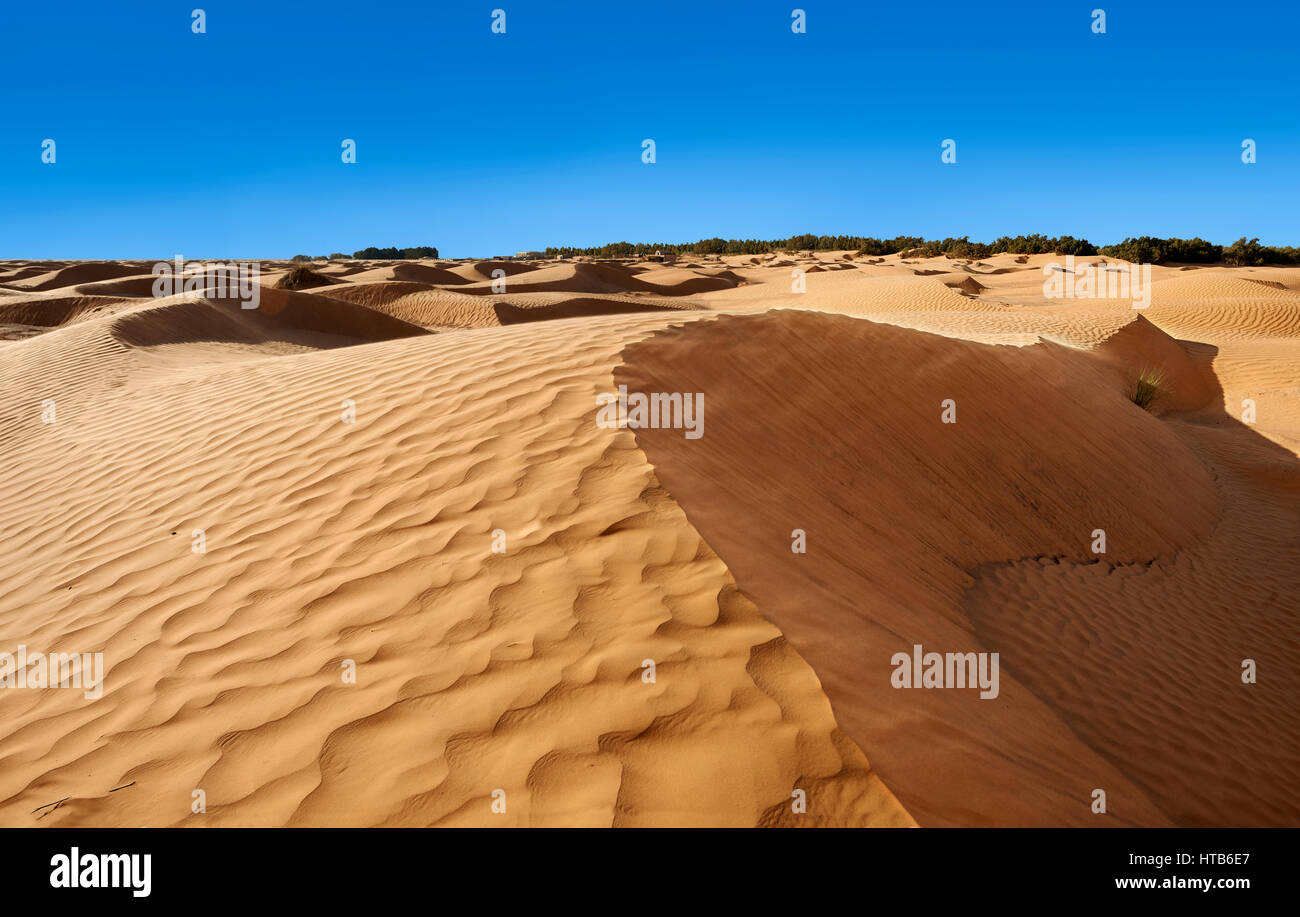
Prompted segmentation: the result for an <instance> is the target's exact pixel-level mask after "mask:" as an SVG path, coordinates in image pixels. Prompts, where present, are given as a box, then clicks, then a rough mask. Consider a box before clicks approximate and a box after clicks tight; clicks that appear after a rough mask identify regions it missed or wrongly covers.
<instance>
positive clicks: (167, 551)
mask: <svg viewBox="0 0 1300 917" xmlns="http://www.w3.org/2000/svg"><path fill="white" fill-rule="evenodd" d="M844 254H845V253H819V254H818V256H816V257H813V256H810V255H807V254H804V255H788V256H786V255H783V256H776V257H762V256H736V257H727V258H724V259H696V260H691V259H683V261H680V262H678V263H677V264H667V265H663V264H652V263H613V262H599V263H596V262H586V261H565V262H543V263H530V264H525V263H518V262H484V261H473V262H450V261H438V262H433V261H428V262H366V263H360V262H347V263H332V264H329V265H317V266H316V268H317V270H319V271H320V272H321V273H322V274H323V275H325V276H327V277H329V278H330V279H332V280H334V281H337V282H336V283H333V284H330V285H326V286H317V287H313V288H312V289H310V290H306V291H292V290H284V289H275V285H276V283H277V282H278V281H279V280H280V279H281V278H282V277H283V276H284V275H285V274H286V273H287V271H288V268H289V267H290V265H288V264H286V263H282V262H280V263H271V262H268V263H266V265H265V268H266V272H265V273H264V274H263V276H262V286H263V289H262V291H261V296H262V305H261V308H260V309H258V310H244V309H240V308H239V305H238V303H236V302H233V301H214V300H205V299H198V298H195V297H194V296H188V297H187V296H174V297H169V298H165V299H155V298H153V297H152V296H151V295H150V288H151V285H152V279H153V278H152V277H151V276H150V273H149V270H150V265H151V262H129V263H119V262H110V263H93V262H80V263H77V262H41V263H31V262H0V454H3V456H4V462H3V464H2V465H0V488H2V492H3V494H4V500H3V503H0V652H9V653H13V652H15V651H16V648H17V647H18V646H19V645H24V646H26V647H27V648H28V649H29V651H31V652H36V651H42V652H44V651H52V652H102V653H103V654H104V655H103V658H104V662H105V667H106V670H107V671H106V676H105V684H104V692H103V696H102V697H100V698H99V699H95V700H91V699H87V698H85V697H84V696H83V693H82V692H81V691H80V690H74V689H43V690H42V689H9V690H6V689H3V688H0V824H3V825H64V826H68V825H95V826H111V825H149V826H164V825H186V826H205V825H335V824H337V825H489V826H491V825H501V826H510V825H620V826H622V825H638V826H642V825H801V826H815V825H863V826H868V825H878V826H905V825H913V824H920V825H1083V826H1092V825H1171V824H1179V825H1300V670H1298V669H1297V667H1296V665H1295V659H1296V657H1297V651H1300V619H1298V618H1297V614H1296V612H1297V611H1298V610H1300V600H1298V599H1297V595H1300V458H1298V456H1300V381H1298V379H1297V367H1300V270H1297V269H1280V268H1256V269H1227V268H1222V267H1204V268H1199V269H1195V270H1180V269H1179V268H1178V267H1176V266H1175V267H1156V268H1155V269H1154V271H1153V278H1152V279H1153V285H1152V295H1151V303H1150V307H1149V308H1147V309H1144V310H1135V309H1133V308H1132V305H1131V303H1130V302H1128V301H1123V300H1093V299H1083V300H1051V301H1049V300H1046V299H1045V298H1044V297H1043V291H1042V284H1043V277H1044V275H1043V265H1044V264H1045V263H1047V262H1049V261H1052V260H1057V259H1053V258H1051V257H1049V256H1034V257H1030V258H1028V259H1025V260H1024V262H1023V263H1021V262H1020V261H1019V260H1018V259H1017V258H1016V257H1015V256H1011V255H1005V256H998V257H994V258H990V259H987V260H986V261H983V262H977V263H972V262H961V261H948V260H945V259H942V258H939V259H929V260H926V261H914V262H904V261H901V260H900V259H899V258H898V257H897V256H891V257H888V258H883V259H879V258H870V259H868V258H853V257H850V258H845V257H844ZM1090 260H1093V261H1097V260H1101V259H1090ZM794 270H802V271H804V272H805V275H804V277H805V280H806V284H807V289H806V292H803V293H795V292H793V291H792V271H794ZM494 272H497V274H496V276H495V277H494ZM501 277H504V278H505V289H504V290H501V287H500V284H499V281H500V278H501ZM494 280H495V281H498V283H497V285H496V286H494ZM1148 369H1158V370H1160V371H1161V372H1162V374H1163V375H1164V378H1165V382H1164V384H1163V386H1162V395H1161V397H1160V398H1159V399H1158V400H1157V402H1156V403H1155V405H1154V407H1153V409H1152V410H1151V411H1150V412H1148V411H1144V410H1142V409H1141V408H1139V407H1137V406H1136V405H1134V404H1133V403H1132V402H1131V401H1130V400H1129V398H1128V397H1127V395H1126V389H1128V388H1129V387H1131V385H1132V383H1133V381H1134V380H1135V379H1136V377H1137V375H1138V374H1139V373H1140V372H1142V371H1144V370H1148ZM619 384H623V385H626V386H628V389H629V390H631V391H646V392H651V391H653V392H687V393H703V394H704V396H705V398H704V403H705V405H706V409H705V425H704V435H703V436H702V437H700V438H699V439H689V438H687V437H685V436H684V435H683V431H682V430H680V429H638V430H632V429H625V430H614V429H605V428H602V427H600V426H598V425H597V423H596V421H595V418H596V410H597V407H596V396H597V394H599V393H603V392H610V391H613V390H614V387H615V386H617V385H619ZM949 398H951V399H954V400H955V402H956V412H957V423H955V424H944V423H942V422H941V410H942V408H941V402H943V401H944V400H945V399H949ZM1244 399H1251V400H1253V402H1254V403H1255V406H1256V407H1255V409H1256V416H1255V420H1254V422H1253V423H1250V422H1244V421H1243V419H1242V412H1243V407H1242V402H1243V400H1244ZM47 400H52V401H53V403H54V405H55V407H56V410H57V414H56V419H55V420H54V422H52V423H46V422H43V418H42V412H43V409H44V407H45V406H46V403H47ZM345 401H346V402H350V403H352V404H354V405H355V417H356V419H355V422H354V423H344V422H342V416H341V415H342V414H343V412H344V409H345V406H346V405H345ZM796 529H799V530H802V531H804V532H805V533H806V538H807V553H794V552H793V551H792V550H791V542H792V532H793V531H794V530H796ZM1096 529H1103V530H1105V532H1106V535H1107V550H1106V553H1105V554H1103V555H1096V554H1094V553H1093V552H1092V550H1091V543H1092V540H1093V532H1094V530H1096ZM195 530H202V532H203V538H204V539H205V545H204V546H205V548H206V550H205V552H204V553H195V552H194V551H193V550H192V544H193V540H194V534H193V533H194V532H195ZM502 537H503V538H504V551H503V552H494V550H493V548H494V545H496V546H497V547H500V541H501V538H502ZM914 644H921V645H923V646H924V647H925V649H926V650H927V651H928V650H935V651H938V652H965V651H970V652H997V653H999V654H1000V660H1001V674H1000V692H999V696H998V697H997V698H995V699H989V700H982V699H980V698H979V697H978V695H977V693H976V692H974V691H969V690H898V689H895V688H894V687H893V686H892V685H891V681H890V676H891V674H892V668H891V664H890V660H891V657H892V656H893V654H895V653H896V652H900V651H903V652H910V650H911V648H912V646H913V645H914ZM1243 659H1253V660H1254V661H1255V663H1256V665H1257V667H1258V673H1259V674H1258V683H1256V684H1243V683H1242V679H1241V671H1242V669H1241V664H1242V660H1243ZM648 660H653V661H654V663H655V668H654V678H653V680H647V679H643V673H645V672H646V668H645V667H644V665H643V664H644V663H645V662H646V661H648ZM350 664H355V672H356V679H355V683H348V682H347V681H345V679H344V678H343V673H344V672H345V671H346V667H347V666H348V665H350ZM1098 788H1100V789H1104V790H1105V792H1106V798H1107V813H1106V814H1104V815H1099V814H1096V813H1094V811H1093V810H1092V807H1091V806H1092V801H1093V800H1092V793H1093V791H1094V790H1095V789H1098ZM196 791H201V796H199V797H198V799H199V801H202V802H203V803H204V805H203V806H199V805H198V802H196V796H195V793H196ZM496 791H503V793H504V796H503V797H502V796H501V795H500V794H496V795H494V794H495V793H496ZM797 791H803V795H805V796H806V802H807V804H806V811H803V812H799V811H794V810H793V809H795V808H798V806H797V805H796V806H793V807H792V803H794V802H796V799H795V796H798V795H799V794H798V793H797ZM792 794H794V796H792ZM502 799H503V800H504V812H501V811H494V802H495V803H496V809H498V810H499V809H500V808H501V802H502ZM196 809H205V811H196Z"/></svg>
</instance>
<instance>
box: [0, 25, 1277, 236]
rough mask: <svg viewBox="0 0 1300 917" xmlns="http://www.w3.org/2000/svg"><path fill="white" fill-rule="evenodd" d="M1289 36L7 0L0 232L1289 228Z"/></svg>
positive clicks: (1260, 30) (1156, 231)
mask: <svg viewBox="0 0 1300 917" xmlns="http://www.w3.org/2000/svg"><path fill="white" fill-rule="evenodd" d="M199 5H201V6H202V7H203V8H204V9H205V10H206V12H207V34H205V35H194V34H192V33H191V31H190V10H191V9H193V8H194V7H195V6H199ZM796 5H798V6H802V7H803V8H804V9H805V10H806V11H807V21H808V32H807V34H805V35H795V34H793V33H792V32H791V30H790V22H791V16H790V14H791V10H792V9H793V8H794V7H795V6H796ZM290 6H291V7H292V8H289V7H290ZM1095 6H1099V7H1102V8H1104V9H1105V10H1106V13H1107V34H1106V35H1094V34H1093V33H1092V31H1091V29H1090V22H1091V20H1090V11H1091V10H1092V9H1093V7H1095ZM494 7H501V8H503V9H505V10H506V15H507V19H506V24H507V31H506V34H505V35H494V34H492V32H491V29H490V25H491V11H492V9H493V8H494ZM1297 34H1300V4H1297V3H1295V2H1294V0H1285V2H1283V0H1269V2H1241V3H1235V4H1228V3H1221V2H1202V0H1191V2H1177V3H1175V2H1107V0H1084V2H1067V0H1011V2H989V3H971V2H969V0H965V2H950V0H926V2H890V3H877V2H866V0H855V2H834V3H831V2H824V0H784V2H780V3H775V2H767V0H751V2H709V0H695V2H675V0H667V2H657V3H637V4H631V3H615V2H608V0H607V2H601V3H595V2H593V3H585V2H560V0H553V2H549V3H546V2H531V0H530V2H524V0H484V2H481V3H480V2H458V3H438V2H428V0H426V2H419V3H403V2H384V0H369V2H346V3H344V2H333V0H323V2H316V3H312V4H305V3H303V4H297V3H295V4H292V5H290V4H277V3H271V2H260V3H251V2H242V0H240V2H234V0H189V2H185V3H157V2H144V3H130V2H111V3H104V2H99V3H87V2H66V3H64V2H60V3H47V2H28V3H19V2H15V3H9V4H6V5H5V8H4V12H3V14H2V15H0V41H2V42H3V45H2V46H3V49H4V50H3V53H0V86H3V87H4V92H3V115H2V116H0V208H2V210H0V257H3V258H127V257H139V258H153V257H166V256H170V255H173V254H176V253H180V254H183V255H185V256H186V257H196V258H197V257H233V256H242V257H287V256H290V255H293V254H297V253H306V254H313V255H315V254H325V253H328V252H334V251H343V252H347V253H351V252H352V251H354V250H355V249H359V248H362V247H365V246H367V245H379V246H385V245H397V246H409V245H436V246H437V247H438V248H439V249H440V250H441V252H442V253H443V254H444V255H448V256H453V257H458V256H477V255H492V254H500V253H509V252H514V251H516V250H520V249H540V248H544V247H546V246H547V245H583V246H585V245H598V244H602V243H604V242H610V241H618V240H628V241H651V242H653V241H669V242H676V241H693V240H695V239H699V238H702V237H709V236H715V235H716V236H723V237H754V238H774V237H785V236H789V235H792V234H795V233H801V232H814V233H828V234H840V233H844V234H858V235H875V236H894V235H900V234H908V235H923V236H926V237H944V236H950V235H952V236H961V235H969V236H970V237H972V238H974V239H980V240H989V239H992V238H994V237H996V236H998V235H1002V234H1010V235H1015V234H1017V233H1030V232H1043V233H1047V234H1050V235H1060V234H1067V233H1068V234H1072V235H1076V236H1083V237H1086V238H1088V239H1090V240H1092V241H1093V242H1095V243H1103V242H1111V241H1118V240H1119V239H1120V238H1121V237H1123V236H1125V235H1159V236H1172V235H1177V236H1193V235H1200V236H1202V237H1204V238H1208V239H1210V240H1211V241H1215V242H1230V241H1232V240H1233V239H1235V238H1237V237H1238V236H1241V235H1252V236H1259V237H1260V238H1261V240H1262V241H1264V242H1265V243H1270V244H1300V224H1298V222H1297V218H1296V217H1297V213H1300V93H1297V88H1298V86H1300V78H1298V77H1297V71H1296V52H1295V40H1296V35H1297ZM647 137H648V138H653V139H654V140H655V141H656V143H657V147H658V151H657V152H658V161H657V162H656V163H655V164H654V165H645V164H643V163H642V162H641V141H642V139H644V138H647ZM1248 137H1249V138H1252V139H1254V140H1255V141H1256V142H1257V144H1258V162H1257V163H1256V164H1254V165H1243V164H1242V162H1241V159H1240V153H1241V142H1242V140H1243V139H1244V138H1248ZM45 138H52V139H54V140H55V141H56V143H57V162H56V163H55V164H54V165H47V164H43V163H42V162H41V142H42V140H44V139H45ZM344 138H352V139H355V140H356V142H357V159H358V161H357V163H356V164H354V165H345V164H343V163H342V162H341V161H340V153H341V147H340V144H341V142H342V140H343V139H344ZM945 138H953V139H955V140H956V141H957V155H958V161H957V163H956V164H955V165H943V164H942V163H941V162H940V155H939V154H940V143H941V142H942V141H943V140H944V139H945Z"/></svg>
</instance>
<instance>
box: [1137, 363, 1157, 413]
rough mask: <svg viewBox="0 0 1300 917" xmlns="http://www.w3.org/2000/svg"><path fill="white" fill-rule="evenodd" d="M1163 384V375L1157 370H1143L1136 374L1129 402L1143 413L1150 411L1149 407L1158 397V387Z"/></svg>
mask: <svg viewBox="0 0 1300 917" xmlns="http://www.w3.org/2000/svg"><path fill="white" fill-rule="evenodd" d="M1163 384H1164V375H1163V374H1162V373H1161V372H1160V371H1159V370H1154V369H1144V370H1142V372H1140V373H1138V377H1137V381H1136V382H1134V383H1133V391H1132V392H1131V393H1130V394H1129V400H1130V401H1132V402H1133V403H1134V404H1136V405H1137V406H1138V407H1140V408H1141V409H1142V410H1144V411H1149V410H1151V405H1152V404H1154V403H1155V400H1156V399H1157V398H1159V397H1160V394H1161V392H1160V386H1161V385H1163Z"/></svg>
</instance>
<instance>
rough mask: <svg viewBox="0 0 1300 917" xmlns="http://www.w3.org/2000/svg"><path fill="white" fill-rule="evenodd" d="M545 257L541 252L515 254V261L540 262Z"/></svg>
mask: <svg viewBox="0 0 1300 917" xmlns="http://www.w3.org/2000/svg"><path fill="white" fill-rule="evenodd" d="M545 257H546V255H544V254H542V253H541V252H515V260H516V261H541V260H542V259H543V258H545Z"/></svg>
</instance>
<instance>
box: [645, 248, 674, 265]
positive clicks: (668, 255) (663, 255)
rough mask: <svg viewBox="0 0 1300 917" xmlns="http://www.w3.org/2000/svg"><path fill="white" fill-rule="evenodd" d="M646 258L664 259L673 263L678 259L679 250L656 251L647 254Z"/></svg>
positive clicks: (663, 260)
mask: <svg viewBox="0 0 1300 917" xmlns="http://www.w3.org/2000/svg"><path fill="white" fill-rule="evenodd" d="M645 260H647V261H662V262H664V263H665V264H672V263H673V262H674V261H676V260H677V252H661V251H656V252H655V253H654V254H653V255H647V256H646V259H645Z"/></svg>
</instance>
